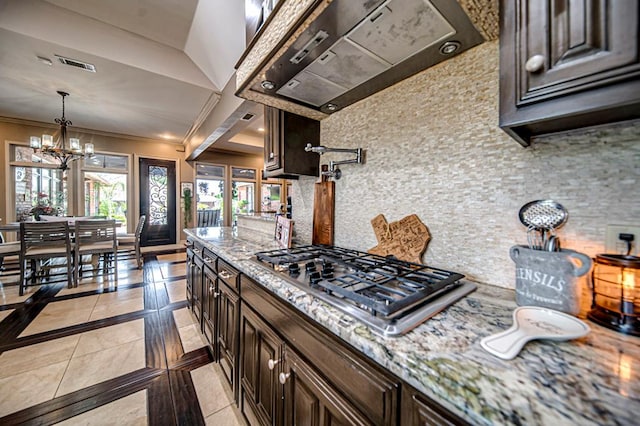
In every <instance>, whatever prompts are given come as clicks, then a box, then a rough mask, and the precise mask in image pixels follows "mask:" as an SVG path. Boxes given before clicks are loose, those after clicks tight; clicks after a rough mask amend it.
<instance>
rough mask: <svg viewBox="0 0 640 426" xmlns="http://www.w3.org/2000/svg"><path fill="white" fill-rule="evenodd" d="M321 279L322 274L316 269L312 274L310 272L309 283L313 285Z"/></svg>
mask: <svg viewBox="0 0 640 426" xmlns="http://www.w3.org/2000/svg"><path fill="white" fill-rule="evenodd" d="M320 281H322V277H321V276H320V272H318V271H316V272H312V273H311V274H309V283H310V284H311V285H316V284H318V283H319V282H320Z"/></svg>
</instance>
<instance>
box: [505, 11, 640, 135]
mask: <svg viewBox="0 0 640 426" xmlns="http://www.w3.org/2000/svg"><path fill="white" fill-rule="evenodd" d="M638 8H639V6H638V2H637V1H632V0H622V1H610V2H602V1H597V0H585V1H528V0H516V1H502V2H501V31H500V34H501V35H500V126H501V127H502V128H503V129H504V130H505V131H506V132H507V133H509V134H510V135H511V136H513V137H514V138H515V139H516V140H517V141H518V142H520V143H521V144H522V145H525V146H526V145H528V144H529V143H530V140H531V138H532V137H534V136H536V135H542V134H546V133H552V132H558V131H565V130H571V129H576V128H580V127H586V126H591V125H597V124H604V123H610V122H615V121H622V120H628V119H635V118H639V117H640V79H639V77H640V41H639V38H638V34H639V26H638V25H639V24H638V15H639V10H638Z"/></svg>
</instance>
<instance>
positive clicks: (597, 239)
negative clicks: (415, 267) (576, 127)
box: [292, 41, 640, 288]
mask: <svg viewBox="0 0 640 426" xmlns="http://www.w3.org/2000/svg"><path fill="white" fill-rule="evenodd" d="M498 79H499V72H498V41H492V42H486V43H484V44H482V45H480V46H478V47H476V48H474V49H472V50H470V51H467V52H465V53H464V54H462V55H460V56H457V57H455V58H452V59H451V60H449V61H446V62H444V63H441V64H439V65H437V66H435V67H433V68H431V69H428V70H426V71H424V72H422V73H420V74H418V75H415V76H413V77H411V78H409V79H406V80H404V81H402V82H401V83H398V84H396V85H395V86H393V87H391V88H388V89H386V90H384V91H382V92H380V93H377V94H376V95H373V96H371V97H369V98H367V99H364V100H363V101H361V102H358V103H356V104H354V105H351V106H350V107H348V108H345V109H344V110H342V111H340V112H338V113H335V114H333V115H332V116H330V117H329V118H327V119H325V120H323V121H322V124H321V138H322V144H323V145H326V146H330V147H340V148H357V147H362V148H364V149H365V150H366V154H365V158H366V163H365V164H364V165H352V164H349V165H345V166H343V167H341V169H342V172H343V177H342V179H340V180H339V181H337V182H336V238H335V243H336V245H340V246H345V247H350V248H356V249H361V250H367V249H369V248H371V247H373V246H375V245H376V239H375V235H374V233H373V229H372V227H371V224H370V221H371V219H373V218H374V217H375V216H376V215H377V214H379V213H383V214H384V215H385V216H386V218H387V220H388V221H389V222H391V221H394V220H398V219H400V218H402V217H404V216H406V215H409V214H412V213H416V214H417V215H418V216H419V217H420V218H421V220H422V221H423V222H424V223H425V224H426V225H427V227H428V228H429V231H430V233H431V235H432V240H431V242H430V244H429V247H428V249H427V252H426V254H425V256H424V258H423V260H424V261H425V262H426V263H428V264H431V265H433V266H436V267H442V268H445V269H450V270H453V271H456V272H460V273H463V274H465V275H466V276H467V277H469V278H471V279H474V280H477V281H480V282H484V283H488V284H492V285H496V286H500V287H508V288H513V287H514V286H515V267H514V264H513V262H512V261H511V260H510V258H509V248H510V247H511V246H512V245H514V244H526V241H527V239H526V229H525V227H524V226H523V225H522V224H520V222H519V220H518V210H519V209H520V207H521V206H522V205H523V204H525V203H526V202H528V201H531V200H536V199H546V198H551V199H554V200H556V201H558V202H560V203H561V204H563V205H564V206H565V207H566V208H567V209H568V211H569V220H568V222H567V224H566V225H565V226H564V227H563V228H562V229H560V230H559V231H558V236H559V237H560V238H561V241H562V245H563V247H564V248H571V249H574V250H577V251H580V252H583V253H586V254H588V255H590V256H593V255H595V254H596V253H600V252H603V251H604V239H605V230H606V225H607V224H634V225H636V226H637V225H640V197H639V195H640V190H639V188H638V184H639V183H640V122H637V121H636V122H627V123H620V124H616V125H611V126H603V127H599V128H592V129H588V130H581V131H576V132H573V133H570V134H562V135H553V136H547V137H544V138H539V139H538V140H536V141H535V142H534V143H533V145H532V146H531V147H529V148H523V147H522V146H520V145H519V144H518V143H517V142H516V141H514V140H513V139H511V138H510V137H509V136H508V135H507V134H506V133H504V132H503V131H502V130H501V129H500V128H499V127H498ZM309 155H314V154H309ZM345 158H346V157H345V155H339V154H326V155H324V156H323V157H322V158H321V161H322V163H328V162H329V161H330V160H332V159H333V160H338V159H345ZM316 180H317V179H314V178H309V177H306V178H301V179H300V180H299V181H294V183H293V194H292V196H293V209H294V210H293V212H294V220H295V229H296V235H297V239H298V240H299V241H303V242H310V241H311V228H312V217H313V215H312V210H313V183H314V182H315V181H316ZM638 237H640V236H638Z"/></svg>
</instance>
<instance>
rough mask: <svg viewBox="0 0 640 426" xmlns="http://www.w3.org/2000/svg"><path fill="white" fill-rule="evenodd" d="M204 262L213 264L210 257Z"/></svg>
mask: <svg viewBox="0 0 640 426" xmlns="http://www.w3.org/2000/svg"><path fill="white" fill-rule="evenodd" d="M204 261H205V263H211V262H213V259H212V258H210V257H205V258H204Z"/></svg>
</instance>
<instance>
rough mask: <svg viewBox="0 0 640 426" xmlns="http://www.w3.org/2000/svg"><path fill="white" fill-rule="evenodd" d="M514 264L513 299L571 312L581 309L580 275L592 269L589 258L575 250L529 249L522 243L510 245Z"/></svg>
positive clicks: (574, 312)
mask: <svg viewBox="0 0 640 426" xmlns="http://www.w3.org/2000/svg"><path fill="white" fill-rule="evenodd" d="M509 255H510V256H511V259H512V260H513V261H514V262H515V264H516V286H515V287H516V288H515V290H516V303H517V304H518V305H519V306H540V307H544V308H549V309H553V310H556V311H562V312H566V313H569V314H571V315H577V314H578V313H579V312H580V301H581V297H582V286H581V283H580V281H581V280H580V277H582V276H584V275H586V274H587V273H588V272H589V270H590V269H591V258H590V257H589V256H587V255H586V254H583V253H578V252H577V251H573V250H567V249H562V250H561V251H557V252H549V251H546V250H535V249H534V250H532V249H529V248H527V247H526V246H523V245H516V246H513V247H511V250H510V251H509Z"/></svg>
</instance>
